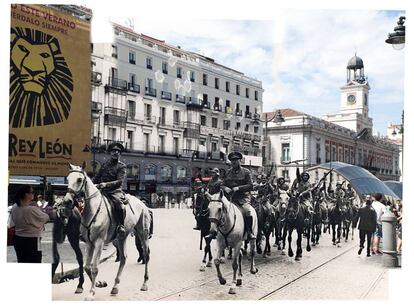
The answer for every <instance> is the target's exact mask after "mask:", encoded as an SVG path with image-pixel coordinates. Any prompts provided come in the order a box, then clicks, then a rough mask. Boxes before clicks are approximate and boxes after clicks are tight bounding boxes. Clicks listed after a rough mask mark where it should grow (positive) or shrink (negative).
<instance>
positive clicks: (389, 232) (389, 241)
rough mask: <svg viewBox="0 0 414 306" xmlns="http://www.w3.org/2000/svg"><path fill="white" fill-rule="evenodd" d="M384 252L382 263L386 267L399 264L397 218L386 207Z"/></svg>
mask: <svg viewBox="0 0 414 306" xmlns="http://www.w3.org/2000/svg"><path fill="white" fill-rule="evenodd" d="M381 221H382V246H383V247H382V252H383V253H384V255H383V258H382V263H383V265H384V267H387V268H391V267H397V266H398V258H397V233H396V225H397V218H396V217H395V215H394V214H393V213H392V212H391V211H390V210H389V208H388V207H387V208H386V211H385V213H384V214H383V215H382V218H381Z"/></svg>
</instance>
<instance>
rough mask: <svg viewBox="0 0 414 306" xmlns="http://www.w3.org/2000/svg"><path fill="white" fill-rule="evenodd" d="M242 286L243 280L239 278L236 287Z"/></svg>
mask: <svg viewBox="0 0 414 306" xmlns="http://www.w3.org/2000/svg"><path fill="white" fill-rule="evenodd" d="M241 285H242V280H241V278H239V279H238V280H237V281H236V286H238V287H240V286H241Z"/></svg>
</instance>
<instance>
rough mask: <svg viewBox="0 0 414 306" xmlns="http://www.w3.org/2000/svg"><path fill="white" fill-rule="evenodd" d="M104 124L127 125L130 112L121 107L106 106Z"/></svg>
mask: <svg viewBox="0 0 414 306" xmlns="http://www.w3.org/2000/svg"><path fill="white" fill-rule="evenodd" d="M104 113H105V116H104V124H105V125H114V126H120V127H125V126H126V122H127V116H128V112H127V111H126V110H124V109H121V108H115V107H108V106H107V107H105V109H104Z"/></svg>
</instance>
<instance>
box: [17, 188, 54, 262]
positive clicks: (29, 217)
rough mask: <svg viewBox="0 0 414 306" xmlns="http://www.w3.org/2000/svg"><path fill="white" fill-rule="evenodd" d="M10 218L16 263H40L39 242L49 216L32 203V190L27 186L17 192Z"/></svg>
mask: <svg viewBox="0 0 414 306" xmlns="http://www.w3.org/2000/svg"><path fill="white" fill-rule="evenodd" d="M11 218H12V221H13V223H14V226H15V235H14V249H15V251H16V256H17V262H30V263H40V262H42V251H41V246H40V240H41V236H42V232H43V229H44V225H45V223H46V222H47V221H48V220H49V215H48V214H46V213H44V212H43V211H42V209H41V208H39V207H38V206H37V205H36V203H35V202H33V190H32V188H31V187H30V186H29V185H23V186H21V187H20V188H19V190H18V191H17V195H16V205H13V208H12V210H11Z"/></svg>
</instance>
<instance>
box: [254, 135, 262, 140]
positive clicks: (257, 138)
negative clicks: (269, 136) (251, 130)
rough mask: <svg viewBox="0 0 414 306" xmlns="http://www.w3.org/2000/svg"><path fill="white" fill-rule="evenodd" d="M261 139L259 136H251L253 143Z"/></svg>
mask: <svg viewBox="0 0 414 306" xmlns="http://www.w3.org/2000/svg"><path fill="white" fill-rule="evenodd" d="M261 139H262V137H261V136H260V135H253V140H254V141H260V140H261Z"/></svg>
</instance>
